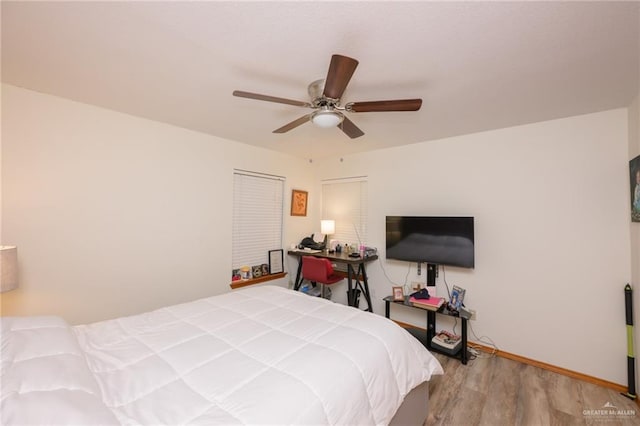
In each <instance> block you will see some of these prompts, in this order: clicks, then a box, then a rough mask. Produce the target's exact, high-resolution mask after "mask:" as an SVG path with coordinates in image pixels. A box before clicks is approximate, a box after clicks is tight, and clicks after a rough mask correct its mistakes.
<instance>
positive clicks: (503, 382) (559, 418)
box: [425, 354, 640, 426]
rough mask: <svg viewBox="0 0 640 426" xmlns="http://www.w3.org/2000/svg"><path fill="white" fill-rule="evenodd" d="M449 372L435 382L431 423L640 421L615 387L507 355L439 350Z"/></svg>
mask: <svg viewBox="0 0 640 426" xmlns="http://www.w3.org/2000/svg"><path fill="white" fill-rule="evenodd" d="M435 356H436V357H437V358H438V360H439V361H440V363H441V364H442V367H443V368H444V371H445V374H444V376H434V377H433V378H432V380H431V382H430V387H429V393H430V395H429V417H428V419H427V421H426V423H425V425H426V426H431V425H456V426H457V425H461V426H462V425H464V426H468V425H487V426H501V425H535V426H543V425H554V426H555V425H557V426H566V425H601V424H602V425H606V426H609V425H640V409H639V407H638V405H637V404H636V402H635V401H632V400H630V399H628V398H626V397H624V396H622V395H620V393H619V392H616V391H614V390H611V389H607V388H604V387H600V386H597V385H594V384H591V383H587V382H583V381H580V380H576V379H572V378H569V377H566V376H563V375H559V374H556V373H552V372H550V371H547V370H543V369H541V368H538V367H533V366H530V365H525V364H522V363H519V362H517V361H512V360H508V359H505V358H501V357H496V356H493V357H489V358H477V359H474V360H472V361H469V363H468V364H467V365H463V364H462V363H461V362H460V361H458V360H456V359H452V358H448V357H445V356H443V355H439V354H435Z"/></svg>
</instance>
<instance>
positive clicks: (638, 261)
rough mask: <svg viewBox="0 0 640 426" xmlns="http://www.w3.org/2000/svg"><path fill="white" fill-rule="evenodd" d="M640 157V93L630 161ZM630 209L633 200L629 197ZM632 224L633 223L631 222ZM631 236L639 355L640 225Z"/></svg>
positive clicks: (633, 110)
mask: <svg viewBox="0 0 640 426" xmlns="http://www.w3.org/2000/svg"><path fill="white" fill-rule="evenodd" d="M638 155H640V93H638V96H636V98H635V100H634V101H633V103H632V104H631V106H630V107H629V159H630V160H631V159H633V158H635V157H637V156H638ZM628 200H629V201H628V202H629V207H630V204H631V199H630V197H628ZM630 222H631V221H630ZM629 226H630V230H629V232H630V234H631V285H632V288H633V308H634V315H633V316H634V318H633V322H634V324H635V328H634V330H635V336H634V340H635V351H636V353H637V348H638V342H640V327H638V319H639V318H640V315H638V309H640V223H637V222H631V223H630V225H629Z"/></svg>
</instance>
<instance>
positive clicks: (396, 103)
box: [233, 55, 422, 139]
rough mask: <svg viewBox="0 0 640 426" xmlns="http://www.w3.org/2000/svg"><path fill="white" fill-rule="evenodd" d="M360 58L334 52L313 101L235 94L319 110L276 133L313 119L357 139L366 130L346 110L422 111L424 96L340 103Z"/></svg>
mask: <svg viewBox="0 0 640 426" xmlns="http://www.w3.org/2000/svg"><path fill="white" fill-rule="evenodd" d="M357 66H358V61H357V60H355V59H353V58H349V57H347V56H342V55H333V56H331V63H330V64H329V71H328V72H327V78H326V79H325V80H316V81H314V82H313V83H311V84H310V85H309V87H308V92H309V97H310V98H311V102H302V101H296V100H291V99H285V98H278V97H275V96H268V95H261V94H258V93H250V92H243V91H241V90H235V91H234V92H233V96H238V97H241V98H249V99H257V100H260V101H268V102H277V103H281V104H288V105H294V106H300V107H304V108H311V109H313V110H315V111H313V112H311V113H309V114H306V115H303V116H302V117H300V118H298V119H296V120H293V121H292V122H290V123H288V124H285V125H284V126H282V127H280V128H278V129H276V130H274V131H273V133H285V132H288V131H289V130H292V129H295V128H296V127H298V126H300V125H302V124H304V123H306V122H308V121H311V122H313V123H314V124H316V125H317V126H319V127H336V126H337V127H339V128H340V129H341V130H342V131H343V132H344V133H345V134H346V135H347V136H349V137H350V138H352V139H354V138H357V137H360V136H362V135H364V132H363V131H362V130H360V129H359V128H358V126H356V125H355V124H354V123H353V122H352V121H351V120H349V119H348V118H347V117H346V115H345V114H344V113H345V112H348V113H352V112H385V111H418V110H419V109H420V107H421V106H422V99H400V100H388V101H369V102H349V103H347V104H345V105H344V106H341V105H340V98H341V97H342V94H343V93H344V91H345V89H346V88H347V84H349V80H351V76H352V75H353V73H354V71H355V70H356V67H357Z"/></svg>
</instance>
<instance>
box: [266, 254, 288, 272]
mask: <svg viewBox="0 0 640 426" xmlns="http://www.w3.org/2000/svg"><path fill="white" fill-rule="evenodd" d="M282 272H284V250H282V249H279V250H269V273H270V274H280V273H282Z"/></svg>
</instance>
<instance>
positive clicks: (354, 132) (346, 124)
mask: <svg viewBox="0 0 640 426" xmlns="http://www.w3.org/2000/svg"><path fill="white" fill-rule="evenodd" d="M338 127H339V128H340V129H342V131H343V132H345V133H346V135H347V136H349V137H350V138H351V139H355V138H359V137H360V136H362V135H364V132H363V131H362V130H360V129H359V128H358V126H356V125H355V124H353V121H351V120H349V119H348V118H347V117H344V120H342V122H341V123H340V124H338Z"/></svg>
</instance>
